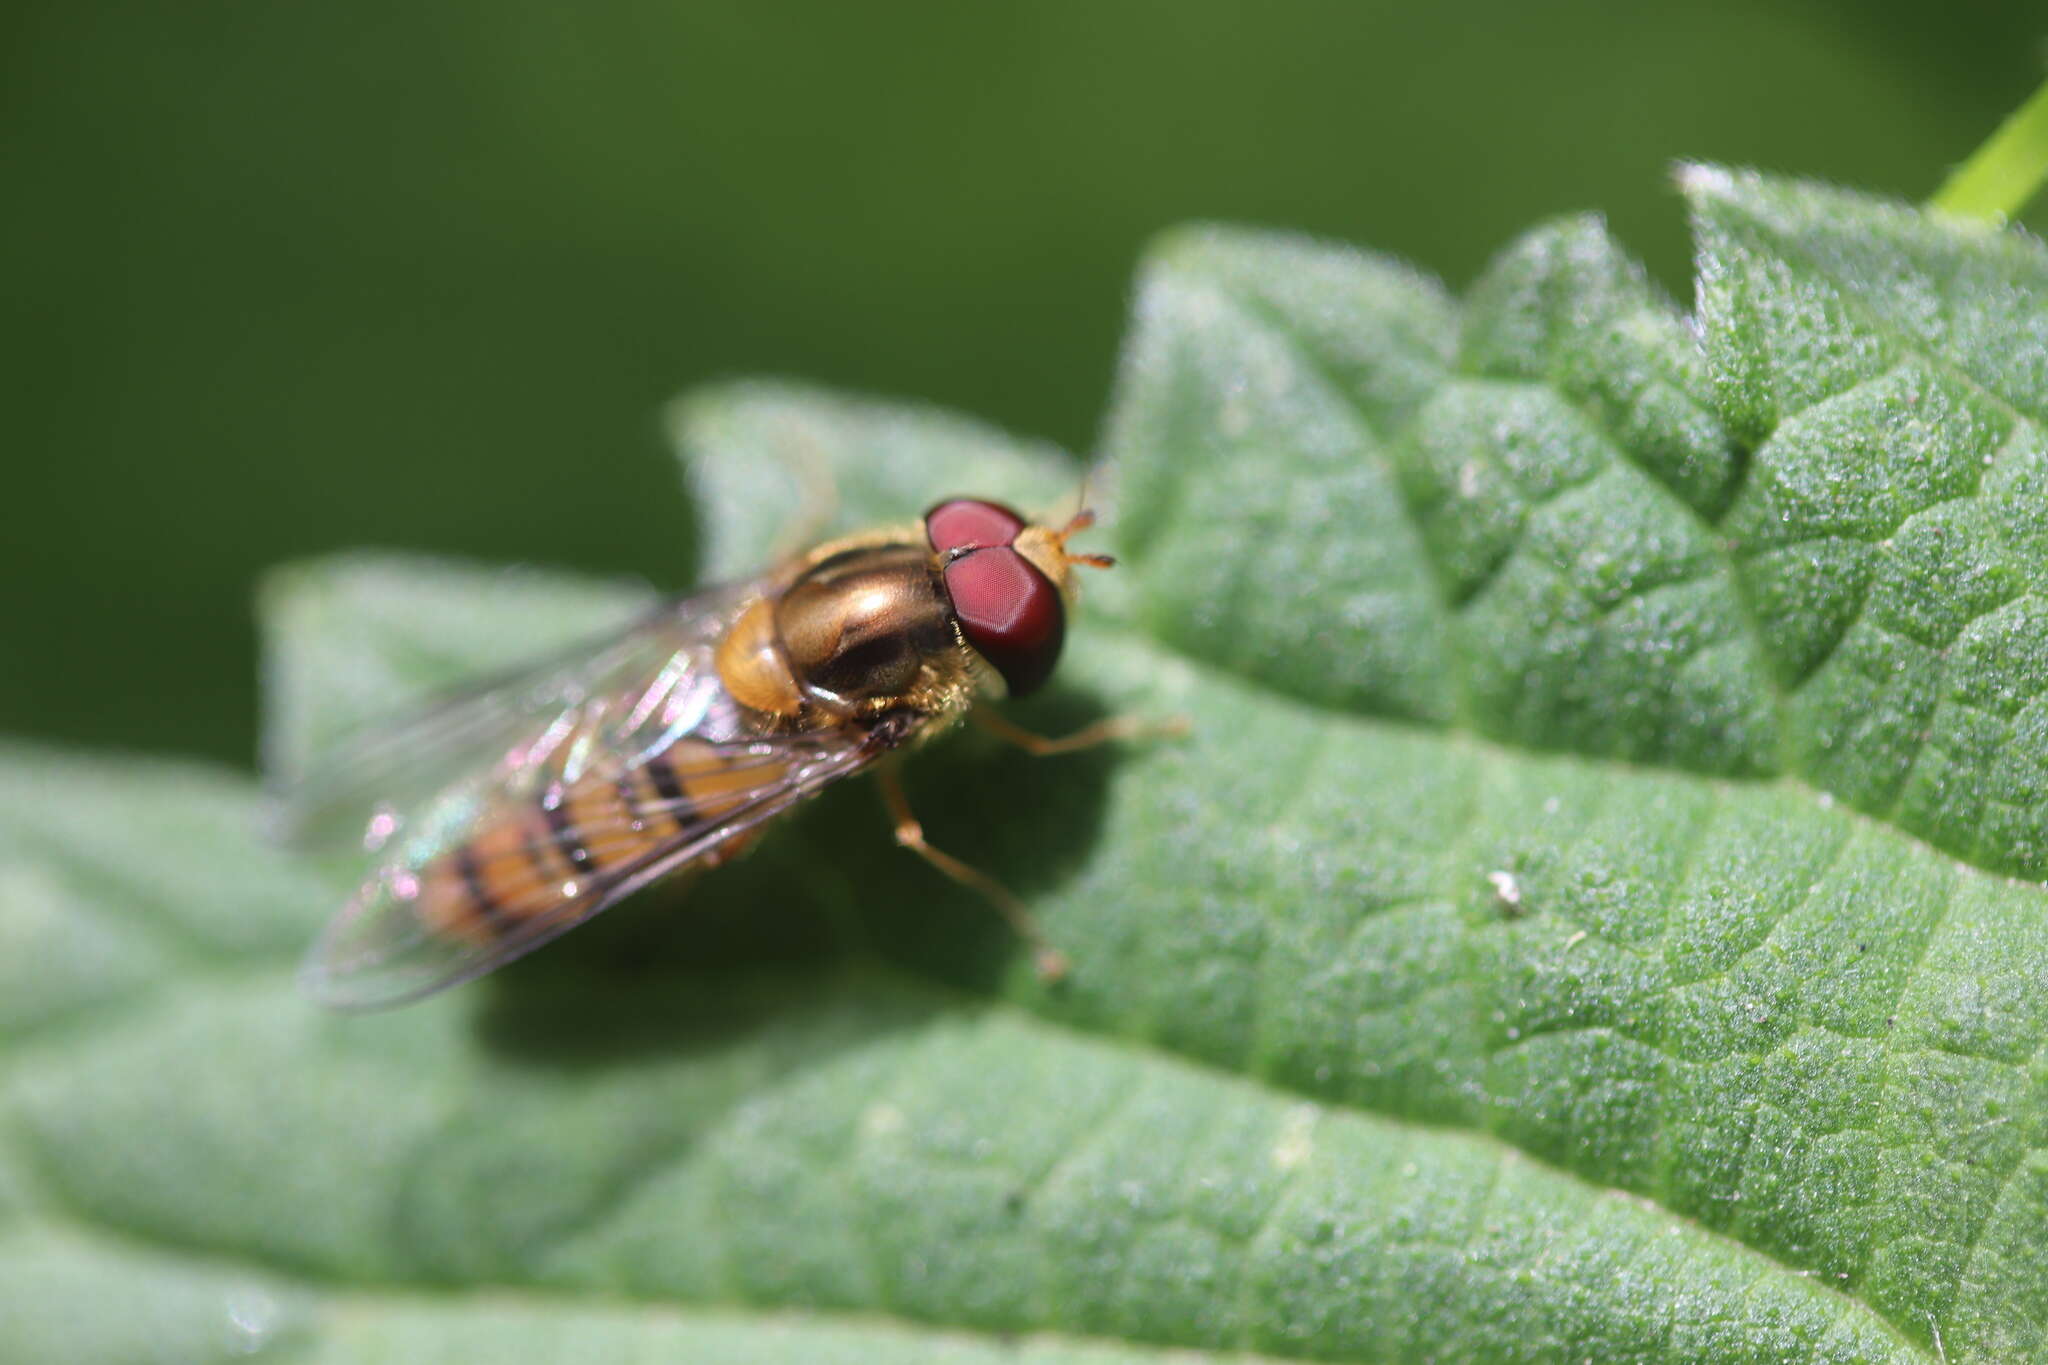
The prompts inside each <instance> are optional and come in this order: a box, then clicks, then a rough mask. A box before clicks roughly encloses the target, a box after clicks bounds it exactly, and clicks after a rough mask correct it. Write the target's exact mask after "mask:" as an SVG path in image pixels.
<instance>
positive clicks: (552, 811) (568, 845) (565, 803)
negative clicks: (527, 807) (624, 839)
mask: <svg viewBox="0 0 2048 1365" xmlns="http://www.w3.org/2000/svg"><path fill="white" fill-rule="evenodd" d="M540 810H541V814H542V815H544V816H546V817H547V822H548V833H550V834H552V835H554V838H555V847H557V848H559V849H561V850H562V855H563V856H564V857H566V858H567V859H568V860H569V861H570V863H571V864H573V865H574V866H575V868H576V870H577V871H578V872H591V871H594V870H596V868H597V859H595V858H593V857H591V856H590V846H589V845H588V844H585V843H584V842H583V840H582V839H580V838H578V837H577V835H576V831H575V829H574V827H573V826H571V825H570V823H569V800H568V796H567V794H566V793H564V794H563V797H562V799H561V800H559V801H557V802H555V804H554V805H552V806H550V805H548V804H547V803H546V802H542V803H541V808H540Z"/></svg>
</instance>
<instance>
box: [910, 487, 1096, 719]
mask: <svg viewBox="0 0 2048 1365" xmlns="http://www.w3.org/2000/svg"><path fill="white" fill-rule="evenodd" d="M989 505H990V504H988V503H951V504H948V506H952V507H963V506H965V507H988V506H989ZM941 510H944V509H941ZM995 510H997V511H1001V510H1002V509H1000V508H997V509H995ZM944 573H945V576H946V592H947V593H948V595H950V596H951V597H952V599H953V614H954V615H955V616H957V617H958V618H959V619H960V631H961V633H962V634H963V635H965V636H966V637H967V643H968V644H970V645H973V646H974V648H975V650H976V651H977V652H978V653H980V655H981V657H983V658H984V659H987V660H988V661H989V663H990V664H992V665H994V667H995V670H996V672H998V673H1000V674H1002V675H1003V681H1004V682H1005V683H1007V684H1009V688H1010V695H1011V696H1013V697H1021V696H1023V695H1024V694H1025V693H1027V692H1033V691H1036V690H1037V689H1038V688H1039V687H1040V686H1041V685H1042V684H1043V683H1044V682H1045V680H1046V678H1047V677H1049V676H1051V674H1052V666H1053V665H1054V664H1056V663H1058V662H1059V658H1060V644H1061V642H1062V641H1063V640H1064V639H1065V638H1066V633H1067V609H1066V604H1065V603H1064V602H1062V601H1060V594H1059V589H1057V588H1055V587H1053V585H1052V584H1051V582H1050V581H1048V580H1047V578H1046V576H1045V575H1044V574H1042V573H1040V572H1039V571H1038V570H1037V568H1035V567H1034V566H1033V565H1032V563H1031V562H1030V561H1029V560H1027V559H1025V558H1024V556H1023V555H1020V554H1018V553H1017V552H1016V551H1015V550H1012V549H1010V548H1009V547H1007V546H1003V547H1000V548H997V549H992V550H970V551H968V552H967V553H966V554H964V555H962V556H960V558H958V559H956V560H954V561H953V562H952V563H950V564H948V565H947V566H946V567H945V570H944Z"/></svg>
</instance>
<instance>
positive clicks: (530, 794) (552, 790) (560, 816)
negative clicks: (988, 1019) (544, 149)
mask: <svg viewBox="0 0 2048 1365" xmlns="http://www.w3.org/2000/svg"><path fill="white" fill-rule="evenodd" d="M1093 520H1094V519H1093V517H1092V515H1091V514H1090V513H1088V512H1087V511H1085V510H1084V511H1081V512H1079V513H1077V514H1076V515H1075V516H1074V517H1073V518H1072V519H1071V520H1069V521H1068V522H1067V523H1066V524H1065V525H1064V526H1061V527H1059V528H1057V529H1055V528H1054V527H1051V526H1048V525H1039V524H1035V523H1032V522H1030V521H1027V520H1026V519H1025V518H1024V517H1022V516H1020V515H1019V514H1018V513H1016V512H1014V511H1012V510H1011V509H1010V508H1008V507H1005V506H1003V505H1001V504H999V503H994V502H988V501H983V500H980V499H974V498H953V499H948V500H946V501H944V502H940V503H938V504H937V505H935V506H934V507H932V509H931V510H930V511H929V512H927V513H926V514H925V515H924V517H923V518H922V519H921V520H920V521H919V522H918V523H917V524H916V525H915V526H912V527H906V528H900V529H895V530H887V531H880V532H875V533H871V534H867V535H862V536H855V537H849V538H847V539H842V540H835V541H831V542H828V543H826V544H823V545H820V546H818V547H817V548H816V549H813V550H811V551H810V552H808V553H806V554H803V555H800V556H797V557H796V558H794V559H792V560H790V561H788V562H786V563H785V564H783V565H782V566H780V567H778V568H776V569H774V570H771V571H770V572H768V573H766V574H764V575H762V576H761V577H759V578H757V579H755V580H754V581H752V582H747V583H741V584H737V585H728V586H721V587H713V588H709V589H707V590H705V591H702V592H699V593H696V594H693V595H690V596H687V597H684V598H681V599H679V600H672V601H670V602H668V603H665V604H664V605H663V606H662V607H660V608H659V609H658V610H656V611H654V612H653V613H651V614H649V615H648V616H646V617H644V618H643V619H641V620H639V621H638V622H636V623H635V624H633V625H631V626H629V627H628V628H627V629H626V630H624V631H623V632H621V633H619V634H618V635H617V636H615V637H614V638H612V639H611V640H609V641H607V642H604V643H601V644H599V645H597V646H595V647H594V648H592V649H590V650H588V651H584V652H582V653H579V654H578V655H577V656H575V657H574V658H571V659H567V660H562V661H557V662H555V663H552V664H545V665H542V666H540V667H538V668H535V669H532V670H530V671H528V672H526V673H523V674H520V675H518V676H515V677H511V678H508V679H503V680H500V681H499V682H498V683H496V684H495V685H493V686H490V687H487V688H485V689H483V690H480V691H476V692H473V693H471V694H469V695H468V696H466V697H463V698H460V699H457V700H454V701H450V702H447V703H444V704H443V705H441V706H439V707H437V708H434V709H432V710H429V711H428V712H426V713H424V714H422V715H420V716H418V717H416V718H414V719H413V720H411V721H409V722H406V723H403V724H401V725H399V726H397V727H395V728H393V729H391V730H389V731H386V732H384V733H382V734H380V735H374V736H372V737H370V738H368V739H367V740H364V741H362V742H359V743H358V744H356V745H355V746H353V747H352V748H350V749H347V750H345V751H344V752H343V753H342V754H341V755H340V757H339V758H338V759H337V760H336V761H335V762H334V763H333V764H331V765H330V766H329V767H328V768H327V769H326V771H325V773H324V776H320V777H316V778H315V780H314V781H313V782H311V783H310V784H308V787H307V789H306V790H305V791H304V792H303V793H302V794H301V796H300V798H299V800H298V802H297V803H296V804H298V805H299V807H300V809H301V811H302V812H303V811H305V810H306V809H307V808H308V807H311V808H315V809H318V810H323V811H326V812H329V813H330V814H331V813H333V812H336V811H339V812H342V813H343V814H344V815H346V816H349V817H352V818H354V819H358V820H360V821H361V822H362V823H361V824H360V825H358V828H365V829H366V833H365V834H364V836H363V845H362V846H363V850H364V853H365V855H366V862H367V866H366V868H365V871H364V874H363V880H362V882H361V884H360V886H359V888H358V889H357V891H356V892H355V894H354V896H353V897H352V898H351V899H350V900H349V902H348V903H347V905H346V906H345V907H344V908H343V909H342V910H341V912H340V913H339V914H338V915H337V916H336V917H335V918H334V920H333V921H332V922H331V923H330V924H329V926H328V928H327V930H326V932H325V933H324V934H323V935H322V936H321V938H320V939H319V941H318V942H317V943H316V944H315V945H314V947H313V950H312V952H311V954H310V955H309V956H308V958H307V961H306V965H305V969H304V971H303V973H302V980H303V982H304V985H305V987H306V989H307V990H308V992H309V993H310V994H312V995H313V996H314V997H315V998H317V999H319V1000H321V1001H323V1002H325V1003H327V1004H330V1005H334V1006H336V1007H339V1008H345V1009H369V1008H376V1007H380V1006H385V1005H395V1004H401V1003H404V1002H406V1001H409V1000H414V999H417V998H418V997H420V996H423V995H427V994H429V993H431V992H434V991H437V990H440V989H442V988H443V987H446V986H451V985H454V984H456V983H458V982H461V981H466V980H469V979H470V978H472V977H476V976H480V975H482V974H483V973H485V972H488V971H492V970H494V969H496V968H498V967H500V966H503V965H504V964H505V963H507V962H510V961H512V960H513V959H514V958H517V957H519V956H521V955H522V954H524V953H527V952H530V951H531V950H533V949H534V948H537V947H539V946H540V945H541V944H543V943H546V942H548V941H549V940H550V939H553V938H554V937H556V936H557V935H559V934H562V933H564V932H566V931H567V930H569V929H571V928H573V927H575V926H576V925H578V924H581V923H582V922H583V921H584V920H587V919H589V918H590V917H591V916H592V915H595V914H597V913H598V912H599V911H601V910H603V909H605V908H606V907H608V906H610V905H613V904H614V903H616V902H618V901H619V900H621V899H623V898H624V897H626V896H628V895H630V894H631V893H633V892H634V891H636V890H638V889H640V888H641V887H644V886H647V885H648V884H650V883H652V882H654V881H657V880H659V879H662V878H664V877H668V876H671V875H673V874H676V873H679V872H682V871H685V870H690V869H708V868H714V867H717V866H718V865H720V864H721V863H724V862H726V861H728V860H730V859H732V858H733V857H735V856H737V855H738V854H739V853H740V852H742V851H743V850H744V849H745V848H747V847H748V845H750V844H751V843H752V842H753V841H754V840H755V839H756V838H757V837H758V836H759V834H760V833H761V832H762V829H763V827H764V826H765V825H766V824H767V823H768V822H769V821H771V820H773V819H774V818H775V817H776V816H778V815H781V814H783V813H784V812H786V811H788V810H790V809H791V808H792V807H794V806H796V805H797V804H799V803H800V802H802V801H803V800H805V799H806V798H807V797H810V796H814V795H816V794H817V793H818V792H819V791H821V790H823V789H824V788H825V787H827V786H829V785H831V784H832V783H834V782H837V781H839V780H841V779H843V778H847V777H851V776H853V775H855V774H856V773H860V772H864V771H867V770H870V769H874V770H876V771H877V772H878V774H879V776H880V778H881V783H882V791H883V796H884V799H885V801H886V802H887V804H888V807H889V810H890V813H891V816H892V818H893V820H894V822H895V827H896V838H897V841H898V842H899V843H900V844H902V845H903V846H904V847H906V848H909V849H911V850H912V851H914V852H916V853H918V854H919V855H920V856H922V857H923V858H925V860H926V861H928V862H930V863H931V864H932V865H933V866H934V867H936V868H938V869H939V870H940V871H941V872H944V873H946V874H947V875H948V876H950V877H953V878H954V879H955V880H957V881H960V882H963V883H965V884H967V885H969V886H971V887H973V888H975V889H976V890H978V891H980V892H981V893H982V894H983V895H984V896H986V897H987V898H988V899H989V900H991V901H992V902H993V903H994V904H995V905H996V907H997V908H998V909H999V910H1001V911H1002V912H1003V913H1004V914H1005V915H1006V916H1008V918H1009V919H1010V921H1011V923H1012V924H1013V925H1014V926H1015V927H1016V928H1017V930H1018V931H1019V933H1020V934H1021V935H1022V936H1023V937H1024V938H1025V939H1026V940H1027V941H1028V942H1030V943H1031V944H1032V945H1033V946H1034V947H1035V948H1036V949H1037V956H1038V965H1039V968H1040V971H1041V973H1042V974H1043V975H1045V976H1047V977H1049V978H1050V977H1056V976H1057V975H1059V974H1060V973H1061V972H1062V971H1063V970H1064V959H1063V958H1061V957H1060V955H1059V954H1058V953H1056V952H1055V951H1054V950H1052V949H1051V948H1049V947H1048V946H1046V944H1045V941H1044V939H1043V937H1042V936H1041V935H1040V934H1039V932H1038V930H1037V928H1036V926H1035V925H1034V924H1033V923H1032V921H1031V919H1030V917H1029V916H1028V915H1027V914H1026V912H1025V911H1024V910H1023V908H1022V907H1021V906H1020V905H1019V904H1018V903H1017V902H1016V900H1015V899H1014V898H1013V897H1011V896H1010V894H1009V893H1008V892H1007V891H1006V890H1004V889H1003V888H1002V887H1001V886H1000V885H999V884H998V883H996V882H995V881H994V880H993V879H992V878H989V877H987V876H985V875H983V874H982V873H980V872H978V871H976V870H975V869H973V868H971V867H969V866H967V865H965V864H963V863H961V862H959V861H958V860H956V859H954V858H951V857H949V856H948V855H946V854H944V853H942V852H940V851H939V850H937V849H935V848H932V847H931V846H930V845H929V844H928V843H926V842H925V839H924V834H923V830H922V827H921V826H920V825H919V824H918V822H917V820H916V819H915V818H914V817H913V816H912V814H911V812H910V808H909V805H908V803H907V801H906V800H905V798H904V796H903V791H902V787H901V784H900V782H899V781H898V779H897V777H896V773H895V765H894V763H893V762H892V761H891V759H892V756H894V755H897V754H900V753H902V752H903V751H905V750H907V749H909V748H910V747H912V746H914V745H917V744H921V743H923V742H925V741H927V740H929V739H931V738H933V737H935V736H937V735H939V734H941V733H943V732H944V731H946V730H947V729H949V728H950V727H951V726H952V725H953V724H954V723H956V722H957V721H959V720H960V719H961V718H962V717H963V716H965V715H967V714H968V712H969V710H970V707H971V706H972V705H973V702H974V700H975V699H976V697H977V696H978V695H995V696H1004V695H1007V696H1022V695H1024V694H1026V693H1029V692H1031V691H1033V690H1034V689H1036V688H1037V687H1039V686H1040V685H1041V684H1043V683H1044V682H1045V680H1046V678H1047V676H1048V675H1049V674H1050V673H1051V672H1052V669H1053V665H1054V664H1055V663H1056V662H1057V661H1058V659H1059V655H1060V647H1061V644H1062V640H1063V637H1064V635H1065V630H1066V613H1067V606H1068V603H1069V602H1070V601H1071V600H1072V597H1073V584H1072V570H1073V569H1074V567H1075V566H1077V565H1090V566H1094V567H1100V568H1107V567H1109V566H1110V564H1111V563H1112V561H1111V560H1110V559H1109V558H1108V557H1107V556H1103V555H1090V554H1075V553H1072V552H1070V551H1069V550H1068V548H1067V541H1068V538H1069V537H1071V536H1072V535H1074V534H1075V533H1077V532H1079V531H1081V530H1083V529H1085V528H1086V527H1088V526H1089V525H1091V524H1092V523H1093ZM975 714H976V715H977V716H978V717H981V718H984V719H985V720H986V722H987V723H988V724H989V726H990V727H991V728H993V729H994V730H996V732H997V733H998V734H1000V735H1003V736H1004V737H1006V738H1008V739H1010V740H1012V741H1014V742H1017V743H1020V744H1022V745H1024V746H1025V747H1027V748H1030V749H1032V750H1034V751H1036V752H1041V753H1045V752H1057V751H1062V750H1066V749H1071V748H1078V747H1081V746H1083V745H1085V744H1090V743H1095V742H1098V741H1100V740H1103V739H1107V738H1111V737H1113V736H1114V735H1115V734H1118V733H1124V732H1125V730H1124V727H1123V726H1122V725H1121V724H1120V723H1119V722H1115V721H1112V722H1108V723H1105V724H1101V725H1097V726H1094V727H1091V729H1090V730H1087V731H1083V732H1081V733H1080V734H1076V735H1072V736H1068V737H1067V738H1066V739H1063V740H1047V739H1043V738H1041V737H1039V736H1037V735H1032V734H1029V733H1028V732H1025V731H1022V730H1019V729H1017V728H1016V727H1015V726H1013V725H1011V724H1010V723H1009V722H1007V721H1004V720H1001V719H1000V718H996V717H992V716H988V715H987V713H985V712H976V713H975Z"/></svg>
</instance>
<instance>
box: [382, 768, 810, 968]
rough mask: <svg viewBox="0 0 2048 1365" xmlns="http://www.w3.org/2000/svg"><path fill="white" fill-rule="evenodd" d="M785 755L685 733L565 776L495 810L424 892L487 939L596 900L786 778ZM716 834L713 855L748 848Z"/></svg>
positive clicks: (433, 908)
mask: <svg viewBox="0 0 2048 1365" xmlns="http://www.w3.org/2000/svg"><path fill="white" fill-rule="evenodd" d="M788 772H789V767H788V764H787V763H786V762H785V761H784V760H783V759H780V758H776V757H772V756H767V755H763V754H757V753H749V752H747V751H745V750H721V749H718V748H716V747H714V746H712V745H709V744H705V743H703V742H701V741H697V740H682V741H679V742H678V743H676V744H675V745H673V746H671V747H670V748H669V749H668V750H667V751H665V752H663V753H660V754H657V755H654V756H653V757H651V758H648V759H647V760H646V761H645V762H644V763H642V764H640V765H639V766H637V767H633V768H625V767H622V766H617V765H614V766H611V767H609V768H601V769H599V770H597V771H593V772H590V773H587V774H585V775H584V776H583V777H582V778H580V779H579V780H577V781H576V782H575V783H573V784H570V785H566V786H564V785H561V784H557V785H555V786H554V787H552V788H550V789H549V791H548V792H547V793H546V794H545V795H543V796H541V797H538V798H536V799H535V800H534V801H532V802H531V803H530V804H525V805H519V806H511V807H507V808H506V809H505V810H504V811H503V813H502V814H500V815H498V816H496V817H486V819H485V821H484V822H483V824H482V825H481V827H480V828H479V830H478V832H477V833H476V834H475V835H474V836H472V837H471V838H470V839H469V840H467V841H466V842H464V843H462V844H460V845H458V846H457V847H456V848H454V849H452V850H451V851H449V852H447V853H445V854H442V855H441V856H439V857H437V858H435V859H434V860H433V861H432V862H430V863H428V864H427V865H426V867H425V868H424V869H423V870H422V872H421V873H420V876H419V878H418V883H417V892H416V894H415V896H414V897H413V899H414V901H415V909H416V913H417V914H418V915H419V918H420V921H421V922H422V923H423V924H424V925H425V926H426V928H427V929H428V930H429V931H430V932H431V933H433V934H434V935H435V936H437V937H442V938H460V939H466V940H469V941H471V942H474V943H479V944H486V943H492V942H495V941H497V940H499V939H503V938H506V937H508V936H509V935H511V934H513V933H515V932H516V931H518V930H519V929H520V928H521V927H523V926H528V925H531V924H532V923H533V922H534V921H535V920H552V919H554V918H555V917H556V914H557V912H559V911H561V910H562V909H564V908H567V907H570V906H573V905H575V904H577V903H579V902H586V901H590V902H594V900H595V898H596V897H597V896H599V895H600V893H602V892H603V891H605V890H607V889H609V888H610V887H612V886H614V885H616V884H617V883H618V882H619V881H620V880H621V879H622V878H625V877H627V876H630V875H632V874H633V873H635V872H638V871H639V870H640V869H642V868H644V867H645V866H646V865H647V864H648V863H649V862H651V861H653V860H654V859H655V858H657V857H658V856H660V855H661V854H663V853H666V852H668V851H670V850H673V849H675V848H678V847H680V846H681V845H683V844H686V843H691V842H695V841H697V840H699V839H701V838H703V837H705V836H706V835H707V834H711V833H713V832H715V830H716V827H717V826H718V824H719V823H720V821H722V820H724V819H725V818H726V817H727V816H729V815H731V814H733V813H734V812H736V811H738V810H740V809H741V808H742V807H745V806H747V805H750V804H751V803H753V802H754V801H756V800H758V799H760V798H761V797H762V796H763V795H764V794H767V793H769V792H771V791H773V790H774V789H776V788H777V787H779V786H780V785H781V784H782V782H783V781H784V779H785V778H786V777H787V776H788ZM737 851H738V848H737V843H736V841H735V840H727V841H725V842H723V843H720V844H717V845H715V846H714V847H713V849H711V850H708V851H707V852H706V854H705V855H704V856H705V860H706V861H707V862H711V861H723V860H724V859H725V858H727V857H730V856H732V854H733V853H735V852H737Z"/></svg>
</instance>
